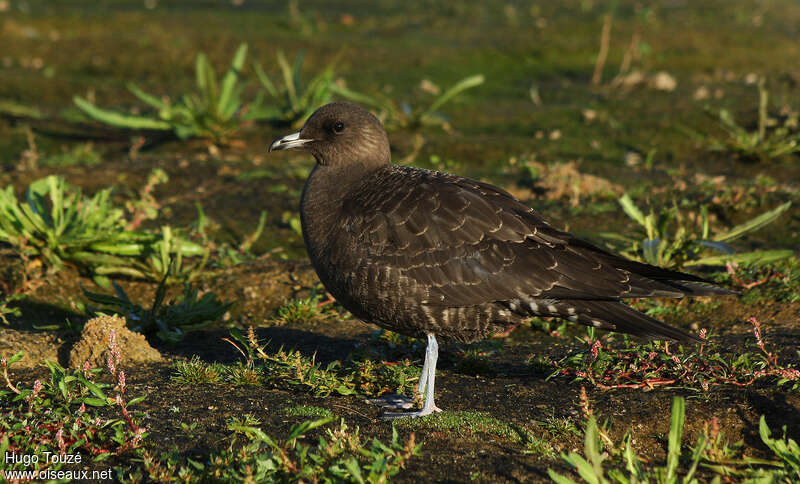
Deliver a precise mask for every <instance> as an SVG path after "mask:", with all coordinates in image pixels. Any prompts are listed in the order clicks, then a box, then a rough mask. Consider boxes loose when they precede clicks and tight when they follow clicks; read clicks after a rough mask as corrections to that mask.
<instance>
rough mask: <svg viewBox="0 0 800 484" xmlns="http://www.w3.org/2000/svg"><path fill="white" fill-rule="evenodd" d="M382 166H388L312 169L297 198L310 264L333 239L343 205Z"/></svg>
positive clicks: (319, 167) (353, 165)
mask: <svg viewBox="0 0 800 484" xmlns="http://www.w3.org/2000/svg"><path fill="white" fill-rule="evenodd" d="M385 166H390V165H388V164H387V165H380V166H364V165H361V164H351V165H348V166H346V167H340V166H323V165H316V166H314V169H313V170H311V174H310V175H309V176H308V179H307V180H306V184H305V186H304V187H303V194H302V196H301V197H300V223H301V225H302V228H303V240H304V241H305V244H306V249H307V251H308V255H309V257H311V260H312V262H313V261H314V260H315V259H316V258H317V257H318V256H319V254H320V253H321V251H323V250H324V247H325V244H326V243H327V241H328V240H329V239H330V237H331V236H332V235H334V234H332V233H331V231H332V230H333V227H334V225H335V223H336V221H337V220H338V219H339V216H340V215H341V213H342V204H343V202H344V200H345V198H346V197H347V195H348V194H349V193H350V192H351V191H352V190H353V189H354V188H355V187H356V186H358V185H360V184H361V183H362V182H363V180H364V178H365V177H368V176H369V175H370V174H371V173H372V172H374V171H375V170H376V169H379V168H381V167H385Z"/></svg>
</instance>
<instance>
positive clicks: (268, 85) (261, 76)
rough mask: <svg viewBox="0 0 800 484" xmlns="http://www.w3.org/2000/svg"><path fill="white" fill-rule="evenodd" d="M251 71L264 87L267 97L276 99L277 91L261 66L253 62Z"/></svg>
mask: <svg viewBox="0 0 800 484" xmlns="http://www.w3.org/2000/svg"><path fill="white" fill-rule="evenodd" d="M253 70H254V71H256V77H257V78H258V80H259V82H261V85H262V86H264V89H266V90H267V92H268V93H269V95H270V96H272V97H274V98H277V97H278V96H279V94H278V89H277V88H276V87H275V84H273V82H272V80H271V79H270V78H269V76H268V75H267V74H266V73H265V72H264V69H262V68H261V64H259V63H257V62H254V63H253Z"/></svg>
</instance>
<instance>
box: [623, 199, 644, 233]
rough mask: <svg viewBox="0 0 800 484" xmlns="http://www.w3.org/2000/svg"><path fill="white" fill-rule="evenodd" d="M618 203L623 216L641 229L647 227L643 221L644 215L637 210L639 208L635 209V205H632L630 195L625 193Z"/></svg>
mask: <svg viewBox="0 0 800 484" xmlns="http://www.w3.org/2000/svg"><path fill="white" fill-rule="evenodd" d="M618 202H619V204H620V205H621V206H622V210H623V211H624V212H625V214H627V215H628V217H630V218H632V219H633V220H635V221H636V223H638V224H639V225H641V226H642V227H646V226H647V224H646V222H645V220H644V214H643V213H642V211H641V210H639V207H637V206H636V204H635V203H633V200H631V197H630V195H628V194H627V193H626V194H625V195H623V196H621V197H620V198H619V200H618Z"/></svg>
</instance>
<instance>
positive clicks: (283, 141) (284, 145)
mask: <svg viewBox="0 0 800 484" xmlns="http://www.w3.org/2000/svg"><path fill="white" fill-rule="evenodd" d="M309 141H313V140H310V139H303V138H301V137H300V133H299V132H297V133H292V134H287V135H286V136H284V137H283V138H278V139H276V140H275V141H273V142H272V144H271V145H269V151H276V150H291V149H294V148H300V147H302V146H303V145H304V144H306V143H308V142H309Z"/></svg>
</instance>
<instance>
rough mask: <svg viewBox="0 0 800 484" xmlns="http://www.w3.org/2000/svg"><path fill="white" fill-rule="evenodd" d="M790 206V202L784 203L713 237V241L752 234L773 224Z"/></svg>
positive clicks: (723, 240) (725, 240)
mask: <svg viewBox="0 0 800 484" xmlns="http://www.w3.org/2000/svg"><path fill="white" fill-rule="evenodd" d="M791 206H792V202H786V203H784V204H783V205H780V206H779V207H777V208H775V209H773V210H770V211H769V212H765V213H762V214H761V215H759V216H758V217H756V218H753V219H751V220H748V221H747V222H745V223H743V224H739V225H737V226H736V227H734V228H732V229H731V230H729V231H728V232H724V233H721V234H717V235H715V236H714V240H716V241H719V242H727V241H729V240H734V239H738V238H739V237H741V236H743V235H745V234H747V233H748V232H754V231H756V230H758V229H760V228H762V227H764V226H766V225H769V224H771V223H772V222H774V221H775V220H776V219H777V218H778V217H780V216H781V214H782V213H783V212H785V211H787V210H789V207H791Z"/></svg>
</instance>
